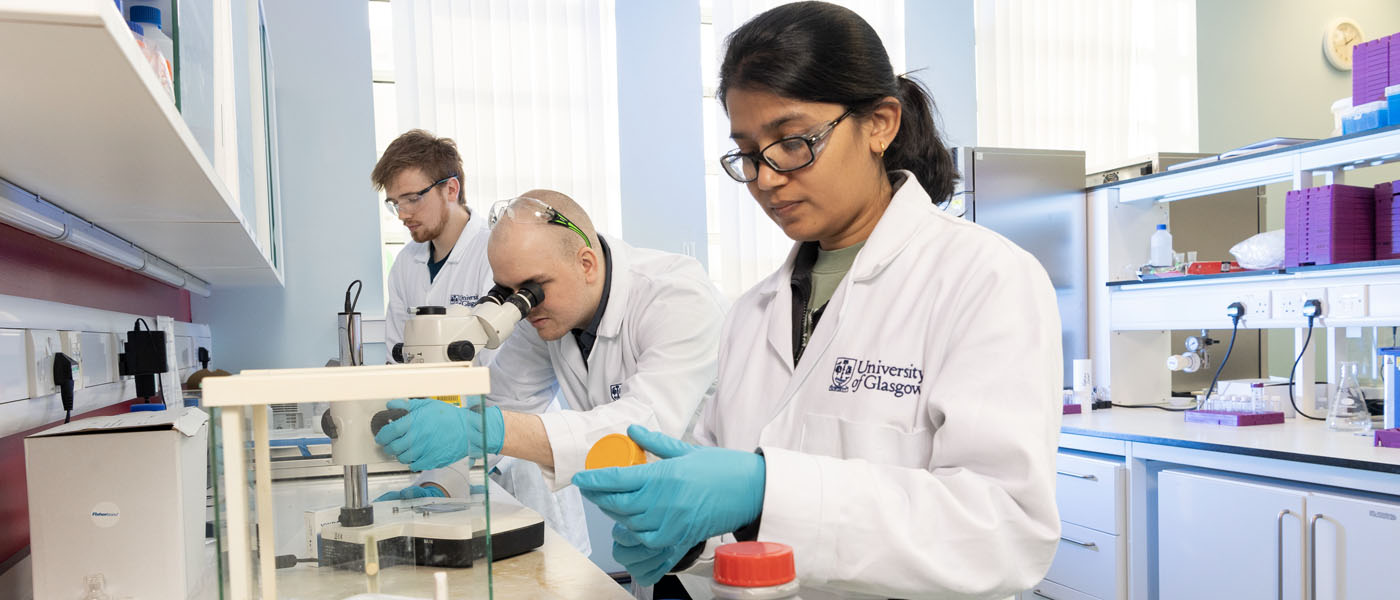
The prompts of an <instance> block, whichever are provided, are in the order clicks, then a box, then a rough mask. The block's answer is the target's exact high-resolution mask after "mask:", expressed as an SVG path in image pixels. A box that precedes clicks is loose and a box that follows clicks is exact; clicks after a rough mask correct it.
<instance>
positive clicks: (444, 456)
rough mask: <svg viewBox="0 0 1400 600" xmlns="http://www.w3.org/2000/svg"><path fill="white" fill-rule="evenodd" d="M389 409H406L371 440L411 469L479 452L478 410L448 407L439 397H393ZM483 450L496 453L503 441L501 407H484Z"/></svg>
mask: <svg viewBox="0 0 1400 600" xmlns="http://www.w3.org/2000/svg"><path fill="white" fill-rule="evenodd" d="M386 406H387V407H388V408H390V409H400V410H407V411H408V414H406V415H404V416H402V417H400V418H399V419H397V420H395V421H394V422H392V423H389V424H388V425H385V426H384V427H383V428H382V429H380V430H379V433H378V434H376V435H375V436H374V441H375V443H377V444H379V445H381V446H384V451H385V452H388V453H389V454H390V455H392V456H394V457H395V458H397V459H398V460H399V462H401V463H403V464H406V465H408V466H409V468H410V469H413V470H414V471H426V470H429V469H439V468H442V467H445V466H447V465H450V464H452V463H454V462H457V461H459V460H461V459H462V458H464V457H467V456H481V455H482V454H483V452H482V448H481V443H482V431H481V413H479V412H476V411H473V410H469V409H465V408H461V407H457V406H452V405H451V404H447V403H446V402H443V401H441V400H432V399H428V398H414V399H412V400H404V399H401V398H400V399H395V400H390V401H389V402H388V404H387V405H386ZM485 412H486V435H485V438H486V448H485V451H486V453H490V454H499V453H500V452H501V445H502V444H503V443H504V441H505V439H504V438H505V420H504V418H503V417H502V416H501V409H499V408H497V407H494V406H491V407H487V408H486V411H485Z"/></svg>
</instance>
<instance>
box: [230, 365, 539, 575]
mask: <svg viewBox="0 0 1400 600" xmlns="http://www.w3.org/2000/svg"><path fill="white" fill-rule="evenodd" d="M489 380H490V379H489V376H488V374H487V370H486V369H485V368H476V367H470V366H464V364H463V363H435V364H416V365H374V366H349V367H327V368H319V369H279V370H258V371H244V372H242V373H240V374H238V375H235V376H231V377H222V378H211V379H208V380H205V382H204V384H203V397H204V404H205V405H206V406H209V407H211V408H212V409H213V410H215V411H216V414H217V417H216V420H217V422H218V430H217V432H218V436H217V437H218V440H219V442H218V443H219V444H220V445H221V448H219V449H218V451H217V454H218V455H219V456H220V458H221V461H220V463H219V465H218V468H220V469H221V472H220V473H219V481H218V485H217V488H216V489H217V492H216V493H215V494H214V501H213V503H212V504H213V509H214V513H215V516H214V519H213V521H214V527H215V530H216V534H217V539H218V542H219V543H218V546H219V549H220V557H219V564H220V569H219V571H220V580H221V582H222V588H223V589H222V594H221V595H220V597H222V598H265V599H270V598H296V599H320V598H327V599H330V598H334V599H342V598H355V599H357V600H360V599H364V600H369V599H385V600H387V599H389V598H394V599H403V598H424V599H431V598H434V597H435V594H437V593H439V592H438V590H439V589H440V587H442V586H445V587H446V593H447V597H453V598H458V597H470V598H490V597H492V591H491V565H492V559H493V557H494V558H501V557H502V556H512V555H514V554H515V553H519V552H525V551H528V550H530V549H533V548H535V547H538V546H539V544H540V543H541V541H542V538H543V521H542V520H541V519H540V518H539V517H538V515H536V514H535V513H533V512H532V511H529V510H528V509H523V508H520V507H519V506H518V505H517V504H514V503H510V502H504V501H498V502H497V503H496V504H495V505H493V503H492V501H491V498H490V490H489V487H490V486H489V485H488V484H487V478H486V476H485V465H486V464H487V457H486V456H481V455H478V456H465V457H463V458H462V459H461V460H460V461H459V462H457V463H455V464H453V465H451V466H450V467H447V468H446V469H444V470H443V471H442V472H441V473H442V474H441V475H440V476H438V477H435V478H434V479H435V480H437V481H441V482H442V483H441V484H440V485H439V486H438V487H437V488H434V489H435V490H436V491H441V492H442V495H441V496H439V495H437V494H433V493H431V492H427V491H426V490H427V489H428V487H425V486H420V485H418V484H419V483H420V476H421V474H420V473H416V472H413V471H410V470H409V467H408V466H407V465H404V464H402V463H400V462H399V461H398V460H396V459H395V457H393V456H390V455H389V454H387V453H385V451H384V449H383V448H382V447H381V446H379V445H378V444H377V443H375V441H374V434H375V432H377V431H378V430H379V429H380V428H381V427H383V426H385V425H386V424H387V423H390V422H393V421H394V420H396V419H399V418H403V417H404V413H403V411H397V412H396V411H392V410H390V409H388V407H387V406H386V403H387V402H388V401H389V400H392V399H395V398H434V399H433V400H432V401H434V402H437V401H447V400H451V402H449V403H450V404H456V405H458V406H460V407H464V408H458V407H454V409H456V410H471V408H470V407H473V406H477V405H479V404H480V396H481V395H483V394H485V393H486V392H487V391H489ZM469 418H472V419H482V420H483V421H484V418H485V417H484V415H483V414H482V413H481V412H479V411H476V410H472V412H471V414H470V415H469ZM477 429H478V430H479V431H483V432H484V431H485V429H486V428H485V427H484V423H483V426H481V427H478V428H477ZM485 445H486V444H485V440H480V441H479V442H478V443H476V444H467V445H466V446H470V447H474V448H483V447H485ZM506 499H508V497H506V498H503V499H502V500H506ZM493 513H495V514H493ZM501 519H504V526H505V527H506V530H503V531H497V530H496V527H495V525H496V522H497V521H499V520H501ZM493 533H494V534H495V535H493ZM536 537H538V538H540V540H541V541H536V540H535V538H536Z"/></svg>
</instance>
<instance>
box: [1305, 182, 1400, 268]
mask: <svg viewBox="0 0 1400 600" xmlns="http://www.w3.org/2000/svg"><path fill="white" fill-rule="evenodd" d="M1396 192H1400V181H1388V182H1385V183H1382V184H1380V185H1378V186H1376V260H1393V259H1396V258H1400V196H1396V195H1395V194H1396ZM1286 236H1287V234H1285V237H1286Z"/></svg>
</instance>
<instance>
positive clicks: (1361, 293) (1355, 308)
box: [1327, 285, 1366, 318]
mask: <svg viewBox="0 0 1400 600" xmlns="http://www.w3.org/2000/svg"><path fill="white" fill-rule="evenodd" d="M1327 313H1328V316H1330V317H1337V318H1359V317H1364V316H1366V286H1364V285H1348V286H1340V287H1333V288H1327Z"/></svg>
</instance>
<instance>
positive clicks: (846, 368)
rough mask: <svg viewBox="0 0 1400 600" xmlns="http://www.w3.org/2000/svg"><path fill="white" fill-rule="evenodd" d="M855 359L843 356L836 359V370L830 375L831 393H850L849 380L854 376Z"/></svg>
mask: <svg viewBox="0 0 1400 600" xmlns="http://www.w3.org/2000/svg"><path fill="white" fill-rule="evenodd" d="M855 372H856V359H854V358H846V357H844V356H842V357H840V358H837V359H836V370H835V371H833V372H832V373H831V391H833V392H849V391H851V387H850V385H851V378H852V377H854V376H855Z"/></svg>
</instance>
